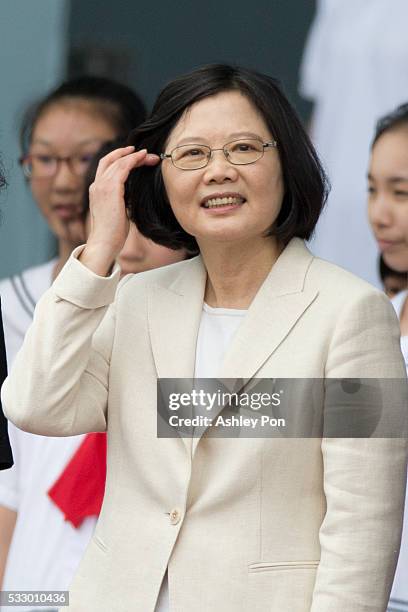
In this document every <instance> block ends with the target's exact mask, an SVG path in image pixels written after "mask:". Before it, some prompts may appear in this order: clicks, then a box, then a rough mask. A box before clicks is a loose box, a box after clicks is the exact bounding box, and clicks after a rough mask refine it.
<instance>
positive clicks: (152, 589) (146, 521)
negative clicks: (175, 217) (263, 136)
mask: <svg viewBox="0 0 408 612" xmlns="http://www.w3.org/2000/svg"><path fill="white" fill-rule="evenodd" d="M80 250H81V247H79V248H78V249H76V251H74V254H73V256H72V257H71V259H70V260H69V261H68V262H67V264H66V266H65V268H64V269H63V270H62V272H61V273H60V275H59V277H58V278H57V279H56V281H55V282H54V284H53V286H52V287H51V289H50V290H49V291H48V292H47V293H46V294H45V295H44V297H43V298H42V299H41V301H40V302H39V304H38V306H37V308H36V313H35V318H34V322H33V325H32V327H31V328H30V330H29V332H28V334H27V337H26V340H25V343H24V346H23V348H22V350H21V352H20V353H19V355H18V357H17V359H16V361H15V364H14V367H13V369H12V371H11V373H10V375H9V377H8V379H7V381H6V383H5V385H4V386H3V389H2V400H3V405H4V410H5V413H6V415H7V417H8V418H9V419H10V420H11V421H13V422H14V423H15V424H16V425H17V426H18V427H21V428H22V429H24V430H26V431H30V432H33V433H37V434H43V435H52V436H67V435H75V434H81V433H85V432H91V431H104V430H105V429H107V431H108V473H107V483H106V494H105V499H104V503H103V507H102V511H101V515H100V518H99V521H98V524H97V527H96V531H95V535H94V537H93V539H92V541H91V542H90V545H89V547H88V549H87V551H86V553H85V557H84V559H83V560H82V562H81V564H80V567H79V569H78V572H77V574H76V576H75V578H74V581H73V584H72V587H71V590H70V606H69V608H66V610H67V611H68V610H69V611H70V612H153V611H154V609H155V604H156V599H157V596H158V593H159V588H160V584H161V581H162V578H163V575H164V573H165V570H166V567H167V566H168V577H169V596H170V610H171V612H218V611H220V612H221V611H222V612H351V611H352V612H384V610H385V609H386V606H387V601H388V596H389V591H390V589H391V584H392V579H393V573H394V569H395V565H396V561H397V556H398V549H399V543H400V536H401V525H402V514H403V504H404V493H405V481H406V462H407V443H406V441H405V440H402V439H345V438H341V439H338V438H330V439H329V438H326V439H244V438H240V439H232V438H214V437H209V436H208V435H206V433H204V435H203V436H202V437H201V438H200V439H193V440H191V439H181V438H173V439H158V438H157V435H156V384H157V377H158V376H159V377H170V378H183V377H186V378H192V377H193V375H194V361H195V345H196V339H197V333H198V327H199V322H200V316H201V311H202V303H203V296H204V287H205V280H206V272H205V268H204V266H203V263H202V260H201V258H200V257H198V258H195V259H192V260H189V261H184V262H181V263H178V264H174V265H172V266H168V267H166V268H162V269H159V270H154V271H150V272H147V273H143V274H139V275H137V276H128V277H126V278H125V279H124V280H123V281H122V282H121V284H120V286H119V289H118V291H117V293H116V297H115V291H116V288H117V283H118V276H119V271H118V270H116V271H114V273H113V275H112V276H111V277H108V278H102V277H98V276H97V275H95V274H93V273H92V272H91V271H89V270H88V269H87V268H85V267H84V266H83V265H82V264H81V263H80V262H79V261H78V260H77V259H76V257H77V256H78V253H79V252H80ZM255 376H256V377H257V378H274V377H278V378H279V377H294V378H307V377H333V378H341V377H351V378H355V377H373V378H374V377H399V378H404V377H405V367H404V363H403V359H402V356H401V351H400V346H399V328H398V322H397V319H396V316H395V313H394V311H393V309H392V306H391V305H390V304H389V302H388V299H387V298H386V297H385V296H384V295H383V294H382V293H380V292H378V291H377V290H376V289H374V288H373V287H371V286H370V285H368V284H367V283H365V282H364V281H361V280H360V279H358V278H356V277H354V276H353V275H351V274H349V273H348V272H346V271H344V270H342V269H340V268H338V267H336V266H334V265H332V264H329V263H327V262H324V261H322V260H320V259H317V258H314V257H313V255H312V254H311V253H310V252H309V251H308V250H307V248H306V246H305V245H304V243H303V241H302V240H300V239H293V240H292V241H291V242H290V243H289V245H288V246H287V247H286V249H285V250H284V251H283V253H282V254H281V256H280V257H279V259H278V261H277V262H276V264H275V265H274V266H273V268H272V270H271V272H270V274H269V276H268V277H267V279H266V280H265V282H264V284H263V285H262V287H261V288H260V290H259V292H258V294H257V295H256V297H255V299H254V301H253V303H252V304H251V306H250V308H249V311H248V313H247V316H246V317H245V319H244V321H243V323H242V325H241V327H240V328H239V330H238V332H237V334H236V336H235V337H234V339H233V341H232V344H231V346H230V349H229V350H228V352H227V355H226V357H225V360H224V364H223V367H222V372H221V373H220V377H222V378H228V377H243V378H245V379H251V378H252V377H255ZM323 409H324V407H323ZM173 510H177V511H178V513H179V515H177V513H176V515H171V513H172V511H173ZM171 516H173V517H174V516H179V519H180V520H178V519H176V520H174V519H172V518H171Z"/></svg>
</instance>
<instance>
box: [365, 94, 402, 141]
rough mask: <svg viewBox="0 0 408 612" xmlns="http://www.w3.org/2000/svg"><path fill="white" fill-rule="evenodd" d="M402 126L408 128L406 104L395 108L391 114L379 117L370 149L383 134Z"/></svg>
mask: <svg viewBox="0 0 408 612" xmlns="http://www.w3.org/2000/svg"><path fill="white" fill-rule="evenodd" d="M403 125H406V126H408V103H405V104H401V105H400V106H397V108H396V109H394V110H393V111H392V112H391V113H388V114H387V115H384V117H381V118H380V119H379V120H378V121H377V124H376V126H375V133H374V139H373V142H372V143H371V148H373V146H374V145H375V143H376V142H377V140H378V139H379V138H380V136H382V135H383V134H384V133H385V132H388V131H390V130H395V129H396V128H399V127H401V126H403Z"/></svg>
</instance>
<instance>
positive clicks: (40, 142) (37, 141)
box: [31, 138, 103, 148]
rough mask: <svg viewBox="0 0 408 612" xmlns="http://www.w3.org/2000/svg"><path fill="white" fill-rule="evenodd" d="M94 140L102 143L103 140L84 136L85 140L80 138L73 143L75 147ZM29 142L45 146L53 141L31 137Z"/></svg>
mask: <svg viewBox="0 0 408 612" xmlns="http://www.w3.org/2000/svg"><path fill="white" fill-rule="evenodd" d="M95 142H98V143H102V142H103V140H102V139H101V138H86V139H85V140H81V141H80V142H78V143H77V144H76V145H75V148H78V147H82V146H84V145H87V144H91V143H92V144H93V143H95ZM31 144H41V145H44V146H46V147H52V146H54V143H53V142H49V141H48V140H45V139H44V138H33V140H32V141H31Z"/></svg>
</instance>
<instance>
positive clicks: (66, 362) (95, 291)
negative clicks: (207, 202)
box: [2, 247, 120, 436]
mask: <svg viewBox="0 0 408 612" xmlns="http://www.w3.org/2000/svg"><path fill="white" fill-rule="evenodd" d="M82 249H83V247H78V248H77V249H75V250H74V252H73V254H72V255H71V257H70V259H69V260H68V262H67V263H66V265H65V266H64V268H63V270H62V271H61V273H60V274H59V276H58V277H57V279H56V280H55V281H54V283H53V285H52V287H51V288H50V289H49V290H48V291H47V292H46V293H45V294H44V295H43V297H42V298H41V300H40V301H39V302H38V304H37V307H36V309H35V314H34V320H33V323H32V325H31V327H30V329H29V330H28V332H27V334H26V337H25V340H24V344H23V347H22V349H21V350H20V352H19V353H18V355H17V357H16V359H15V361H14V364H13V367H12V369H11V372H10V374H9V376H8V378H7V379H6V381H5V383H4V385H3V388H2V401H3V405H4V411H5V414H6V416H7V417H8V418H9V419H10V421H12V422H13V423H14V424H15V425H16V426H17V427H19V428H20V429H22V430H24V431H28V432H30V433H35V434H40V435H45V436H72V435H77V434H82V433H87V432H92V431H105V430H106V422H107V421H106V411H107V400H108V376H109V362H110V354H111V348H112V342H113V336H114V321H115V317H114V308H113V306H112V307H111V308H108V307H109V305H110V304H112V303H113V301H114V297H115V293H116V289H117V284H118V281H119V276H120V270H119V268H118V267H117V266H115V268H114V271H113V273H112V275H111V276H110V277H106V278H105V277H101V276H98V275H96V274H94V273H93V272H92V271H91V270H89V269H88V268H86V267H85V266H84V265H83V264H81V262H80V261H78V259H77V257H78V255H79V254H80V252H81V250H82Z"/></svg>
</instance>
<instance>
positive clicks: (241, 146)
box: [232, 142, 255, 153]
mask: <svg viewBox="0 0 408 612" xmlns="http://www.w3.org/2000/svg"><path fill="white" fill-rule="evenodd" d="M254 149H255V147H254V145H252V144H250V143H248V142H238V143H237V144H236V145H235V146H234V147H233V149H232V150H233V151H240V152H242V153H245V152H247V151H253V150H254Z"/></svg>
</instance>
